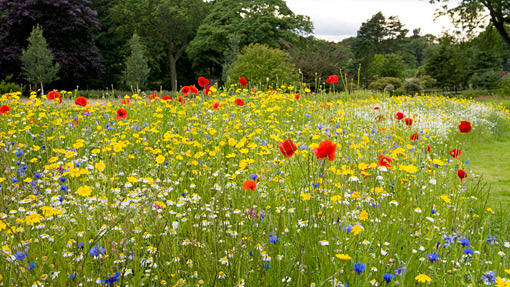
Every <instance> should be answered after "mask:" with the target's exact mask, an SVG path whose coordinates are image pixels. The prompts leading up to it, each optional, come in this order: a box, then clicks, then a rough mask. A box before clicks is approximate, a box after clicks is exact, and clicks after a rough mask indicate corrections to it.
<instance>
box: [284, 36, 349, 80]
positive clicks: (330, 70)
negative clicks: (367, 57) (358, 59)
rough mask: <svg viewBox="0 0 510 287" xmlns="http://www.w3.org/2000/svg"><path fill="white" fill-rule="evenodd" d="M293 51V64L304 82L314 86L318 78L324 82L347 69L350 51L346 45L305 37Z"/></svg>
mask: <svg viewBox="0 0 510 287" xmlns="http://www.w3.org/2000/svg"><path fill="white" fill-rule="evenodd" d="M300 42H301V43H300V44H299V45H298V46H297V47H295V48H294V49H292V53H291V54H292V57H293V63H294V64H295V65H296V67H297V68H298V69H299V70H300V71H301V73H302V75H303V81H304V82H305V83H309V84H313V83H314V82H315V80H316V78H319V79H322V81H324V80H325V79H326V78H327V77H328V76H329V75H334V74H338V72H339V71H340V69H342V68H343V69H344V70H345V67H346V64H347V61H348V59H349V51H348V49H347V47H346V46H345V45H344V44H341V43H333V42H328V41H324V40H319V39H316V38H315V37H313V36H309V37H303V38H302V39H301V40H300Z"/></svg>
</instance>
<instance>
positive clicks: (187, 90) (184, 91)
mask: <svg viewBox="0 0 510 287" xmlns="http://www.w3.org/2000/svg"><path fill="white" fill-rule="evenodd" d="M189 92H190V89H189V86H184V87H182V89H181V93H183V94H184V95H185V96H186V95H187V94H189Z"/></svg>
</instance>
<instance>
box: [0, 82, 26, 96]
mask: <svg viewBox="0 0 510 287" xmlns="http://www.w3.org/2000/svg"><path fill="white" fill-rule="evenodd" d="M15 92H23V87H22V86H20V85H18V84H16V83H11V82H6V81H2V82H0V95H3V94H7V93H15Z"/></svg>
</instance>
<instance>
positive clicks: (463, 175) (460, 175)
mask: <svg viewBox="0 0 510 287" xmlns="http://www.w3.org/2000/svg"><path fill="white" fill-rule="evenodd" d="M457 175H458V176H459V178H460V181H461V182H462V180H463V179H464V178H466V177H467V173H466V172H465V171H463V170H462V169H459V171H458V172H457Z"/></svg>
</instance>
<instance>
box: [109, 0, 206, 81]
mask: <svg viewBox="0 0 510 287" xmlns="http://www.w3.org/2000/svg"><path fill="white" fill-rule="evenodd" d="M209 5H210V4H208V3H206V2H204V1H202V0H154V1H148V0H144V1H139V0H117V5H115V6H114V7H113V8H112V15H114V16H115V17H116V19H117V22H118V23H119V24H120V27H119V29H120V30H121V31H129V32H130V33H133V32H135V31H136V32H137V33H138V34H139V35H140V38H141V39H142V40H143V41H144V42H146V43H150V45H148V52H149V55H150V58H151V60H150V61H149V62H150V63H152V64H153V65H159V64H160V63H162V62H163V63H166V67H163V68H164V69H165V70H166V71H167V73H168V72H169V74H170V75H169V76H170V79H171V83H170V86H171V87H172V90H177V89H178V83H177V61H178V60H179V59H180V58H181V57H182V56H183V54H184V52H185V51H186V49H187V48H188V46H189V43H190V41H191V40H192V39H193V38H194V37H195V34H196V31H197V29H198V27H199V26H200V24H201V23H202V20H203V19H204V17H205V15H206V14H207V10H208V9H207V8H208V6H209ZM134 19H136V20H134ZM151 68H152V70H154V68H155V67H153V66H152V65H151ZM155 70H159V68H157V69H155Z"/></svg>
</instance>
